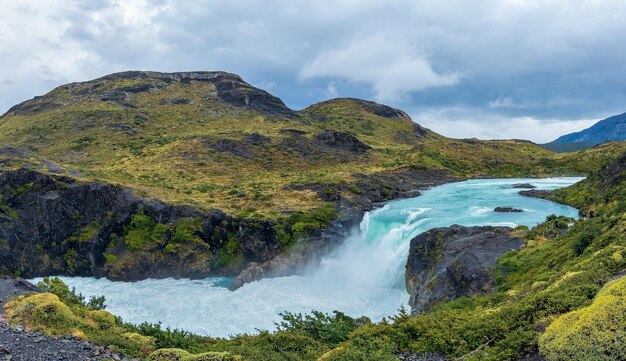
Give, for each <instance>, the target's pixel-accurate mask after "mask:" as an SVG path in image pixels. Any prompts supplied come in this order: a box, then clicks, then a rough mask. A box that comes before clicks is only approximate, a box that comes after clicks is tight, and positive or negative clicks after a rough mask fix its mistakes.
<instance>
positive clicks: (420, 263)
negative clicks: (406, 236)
mask: <svg viewBox="0 0 626 361" xmlns="http://www.w3.org/2000/svg"><path fill="white" fill-rule="evenodd" d="M511 232H512V229H511V228H508V227H489V226H485V227H463V226H459V225H454V226H451V227H447V228H434V229H431V230H430V231H427V232H424V233H422V234H419V235H418V236H416V237H415V238H413V239H412V240H411V245H410V250H409V256H408V260H407V264H406V275H405V281H406V288H407V291H408V292H409V294H410V300H409V305H410V306H411V309H412V312H414V313H417V312H421V311H424V310H428V309H429V308H430V307H432V306H433V305H434V304H436V303H438V302H441V301H446V300H453V299H456V298H459V297H462V296H469V295H474V294H479V293H484V292H490V291H493V289H494V280H493V277H492V276H491V273H490V269H491V268H492V267H493V266H494V265H495V263H496V260H497V259H498V258H499V257H500V256H501V255H503V254H504V253H506V252H509V251H512V250H516V249H519V248H520V247H522V245H523V242H522V240H521V239H520V238H519V237H517V236H513V235H512V233H511Z"/></svg>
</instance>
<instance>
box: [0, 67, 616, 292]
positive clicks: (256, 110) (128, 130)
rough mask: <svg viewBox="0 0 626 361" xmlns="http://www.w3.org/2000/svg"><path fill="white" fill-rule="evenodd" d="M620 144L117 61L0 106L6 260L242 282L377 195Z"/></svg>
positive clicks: (318, 244) (17, 264)
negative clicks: (289, 98)
mask: <svg viewBox="0 0 626 361" xmlns="http://www.w3.org/2000/svg"><path fill="white" fill-rule="evenodd" d="M622 149H623V147H622V145H620V144H613V145H607V146H602V147H599V148H594V149H592V150H589V151H587V152H584V153H581V154H575V155H568V156H559V155H556V154H554V153H553V152H550V151H548V150H546V149H544V148H542V147H540V146H538V145H536V144H533V143H531V142H528V141H519V140H499V141H479V140H476V139H450V138H447V137H444V136H442V135H440V134H437V133H435V132H433V131H431V130H429V129H426V128H424V127H422V126H420V125H418V124H416V123H415V122H413V121H412V120H411V118H410V117H409V116H408V115H407V114H406V113H405V112H403V111H401V110H398V109H394V108H392V107H389V106H386V105H383V104H378V103H374V102H371V101H366V100H360V99H351V98H341V99H332V100H328V101H324V102H321V103H318V104H314V105H311V106H310V107H307V108H305V109H302V110H293V109H290V108H289V107H287V106H286V105H285V104H284V103H283V102H282V101H281V100H280V99H279V98H277V97H276V96H274V95H272V94H269V93H268V92H266V91H264V90H261V89H258V88H255V87H253V86H251V85H250V84H248V83H246V82H245V81H244V80H243V79H242V78H241V77H239V76H237V75H235V74H230V73H225V72H181V73H157V72H141V71H132V72H123V73H117V74H111V75H107V76H104V77H101V78H98V79H95V80H91V81H86V82H80V83H72V84H66V85H62V86H60V87H58V88H56V89H53V90H52V91H51V92H49V93H48V94H45V95H43V96H39V97H35V98H34V99H31V100H28V101H25V102H23V103H21V104H18V105H16V106H14V107H12V108H11V109H10V110H9V111H8V112H7V113H6V114H4V115H2V116H1V117H0V173H1V175H0V195H1V197H0V219H1V220H2V222H4V223H3V227H2V228H0V239H1V240H2V242H3V243H2V247H0V272H4V273H12V274H13V273H20V274H22V275H23V276H28V277H35V276H42V275H47V274H69V275H81V276H106V277H108V278H112V279H125V280H130V279H132V280H136V279H143V278H148V277H170V276H172V277H206V276H208V275H213V274H222V275H229V276H233V277H235V276H240V277H238V278H237V280H238V281H237V285H241V284H242V283H243V282H247V281H251V280H254V279H256V278H258V277H260V275H264V276H267V275H275V274H285V273H289V272H293V269H294V267H297V266H298V265H299V264H301V263H302V262H304V261H306V260H307V259H309V258H311V256H312V255H313V254H315V253H323V252H327V251H329V250H330V249H332V247H333V245H334V243H333V242H334V241H335V240H338V239H341V238H342V235H344V234H345V233H346V232H347V231H348V230H349V229H350V228H351V227H352V226H354V225H355V224H358V222H359V221H360V219H361V217H362V216H363V212H364V211H366V210H369V209H372V208H373V207H374V206H375V205H376V204H377V203H379V202H384V201H387V200H391V199H395V198H401V197H409V196H415V195H416V194H418V193H419V190H420V189H424V188H427V187H430V186H433V185H437V184H441V183H444V182H450V181H455V180H459V179H463V178H476V177H513V176H549V175H582V174H586V173H587V172H588V171H590V170H595V169H597V168H598V167H599V166H600V165H601V164H602V163H603V161H605V160H610V159H613V158H614V157H616V156H617V155H616V154H617V153H618V152H620V151H621V150H622ZM270 261H271V262H270Z"/></svg>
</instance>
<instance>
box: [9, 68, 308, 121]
mask: <svg viewBox="0 0 626 361" xmlns="http://www.w3.org/2000/svg"><path fill="white" fill-rule="evenodd" d="M118 80H132V81H135V82H137V83H136V84H133V85H129V86H122V87H116V88H111V87H110V86H108V85H107V84H108V83H109V82H111V81H118ZM192 81H196V82H209V83H212V84H214V86H215V96H217V98H219V100H221V101H222V102H224V103H226V104H228V105H231V106H233V107H236V108H241V109H247V110H253V111H257V112H260V113H263V114H265V115H269V116H277V117H287V118H294V117H296V116H297V114H296V112H294V111H293V110H291V109H289V108H288V107H287V106H286V105H285V104H284V103H283V102H282V100H280V99H279V98H277V97H275V96H273V95H271V94H270V93H268V92H266V91H265V90H262V89H258V88H255V87H253V86H252V85H250V84H248V83H246V82H245V81H244V80H243V79H242V78H241V77H239V76H238V75H235V74H231V73H227V72H223V71H198V72H177V73H159V72H149V71H127V72H122V73H115V74H110V75H107V76H104V77H102V78H98V79H94V80H91V81H87V82H80V83H72V84H67V85H63V86H61V87H59V88H58V89H60V90H67V91H68V92H69V93H70V94H71V95H72V96H73V97H76V99H75V100H76V101H79V100H81V99H82V100H84V99H86V98H88V97H94V98H97V99H99V100H100V101H103V102H112V103H116V104H118V105H120V106H122V107H124V108H135V107H136V104H135V103H134V102H133V101H132V100H131V98H132V97H129V95H132V94H138V93H144V92H151V91H158V90H162V89H165V88H166V87H168V86H169V85H170V84H173V83H186V84H189V83H190V82H192ZM69 101H70V102H72V101H73V100H69ZM165 103H170V104H174V105H184V104H188V103H189V100H188V99H184V98H176V99H163V100H162V104H165ZM64 105H67V104H65V103H63V102H60V101H58V100H55V98H54V97H51V96H49V95H44V96H40V97H35V98H33V99H31V100H27V101H25V102H22V103H20V104H17V105H15V106H14V107H12V108H11V109H9V111H8V112H7V113H14V114H21V115H32V114H36V113H38V112H42V111H45V110H49V109H54V108H59V107H62V106H64Z"/></svg>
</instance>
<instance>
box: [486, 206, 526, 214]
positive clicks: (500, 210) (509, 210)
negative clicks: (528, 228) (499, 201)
mask: <svg viewBox="0 0 626 361" xmlns="http://www.w3.org/2000/svg"><path fill="white" fill-rule="evenodd" d="M493 211H494V212H498V213H520V212H524V210H523V209H519V208H513V207H496V208H495V209H494V210H493Z"/></svg>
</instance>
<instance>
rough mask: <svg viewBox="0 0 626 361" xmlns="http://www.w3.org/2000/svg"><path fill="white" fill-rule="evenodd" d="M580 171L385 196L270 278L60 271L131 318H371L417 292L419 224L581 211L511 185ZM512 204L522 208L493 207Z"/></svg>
mask: <svg viewBox="0 0 626 361" xmlns="http://www.w3.org/2000/svg"><path fill="white" fill-rule="evenodd" d="M579 180H580V178H546V179H490V180H470V181H465V182H459V183H451V184H446V185H442V186H439V187H435V188H432V189H430V190H427V191H425V192H424V193H423V195H421V196H419V197H416V198H410V199H403V200H397V201H392V202H389V203H387V204H386V205H385V206H384V207H382V208H379V209H376V210H373V211H371V212H369V213H367V214H366V215H365V216H364V218H363V221H362V222H361V225H360V227H359V229H355V230H354V232H353V234H352V235H351V236H350V237H347V238H346V239H345V240H344V241H343V242H342V245H341V246H340V247H339V248H338V249H336V250H335V251H334V252H333V253H332V254H331V255H330V256H328V257H326V258H325V259H323V260H322V262H321V264H316V265H314V266H313V265H311V266H308V267H307V268H306V269H305V271H304V272H303V274H304V275H303V276H289V277H280V278H273V279H264V280H261V281H257V282H253V283H250V284H247V285H245V286H243V287H242V288H240V289H238V290H236V291H234V292H232V291H229V290H228V289H227V286H228V284H229V282H230V281H231V280H229V279H226V278H208V279H204V280H188V279H182V280H174V279H161V280H153V279H148V280H144V281H140V282H112V281H109V280H106V279H94V278H71V277H62V279H63V280H64V281H65V282H66V283H67V284H68V285H70V286H71V287H76V290H77V291H78V292H81V293H83V294H84V295H85V296H92V295H105V296H106V299H107V304H108V310H109V311H111V312H112V313H114V314H116V315H119V316H121V317H122V318H123V319H124V320H125V321H129V322H133V323H140V322H144V321H147V322H162V323H163V325H164V326H169V327H173V328H182V329H185V330H189V331H192V332H195V333H198V334H202V335H210V336H228V335H230V334H237V333H244V332H255V331H256V330H257V329H273V328H274V327H275V325H274V322H276V321H279V320H280V315H279V313H281V312H283V311H290V312H310V311H311V310H312V309H315V310H320V311H324V312H330V311H333V310H340V311H342V312H344V313H346V314H348V315H351V316H361V315H364V316H367V317H370V318H371V319H372V320H375V321H377V320H380V319H381V318H383V317H385V316H389V315H393V314H395V313H396V312H397V310H398V309H399V308H400V307H403V306H406V304H407V301H408V298H409V295H408V293H407V291H406V289H405V286H404V271H405V263H406V257H407V252H408V248H409V241H410V240H411V239H412V238H413V237H415V236H416V235H417V234H419V233H421V232H424V231H426V230H428V229H431V228H435V227H445V226H450V225H452V224H460V225H465V226H475V225H501V226H512V227H514V226H516V225H527V226H534V225H535V224H537V223H539V222H541V221H543V220H544V219H545V217H546V216H548V215H550V214H559V215H566V216H570V217H576V216H577V214H578V213H577V210H576V209H574V208H571V207H568V206H565V205H560V204H557V203H553V202H550V201H546V200H542V199H536V198H529V197H524V196H521V195H519V194H518V192H519V189H515V188H513V187H512V186H513V185H514V184H518V183H521V182H524V183H530V184H532V185H533V186H535V187H537V189H539V190H542V189H545V190H549V189H556V188H560V187H565V186H567V185H570V184H572V183H575V182H576V181H579ZM496 207H514V208H516V209H519V210H522V211H521V212H504V213H502V212H494V209H495V208H496Z"/></svg>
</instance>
